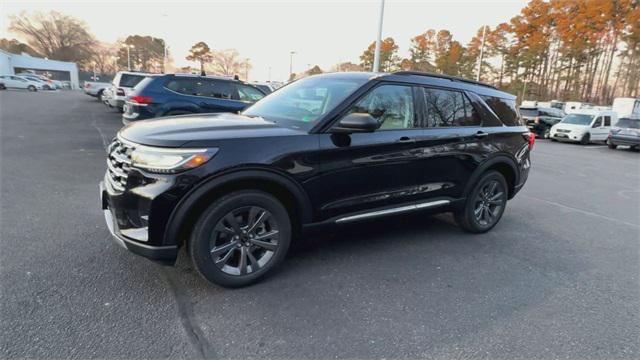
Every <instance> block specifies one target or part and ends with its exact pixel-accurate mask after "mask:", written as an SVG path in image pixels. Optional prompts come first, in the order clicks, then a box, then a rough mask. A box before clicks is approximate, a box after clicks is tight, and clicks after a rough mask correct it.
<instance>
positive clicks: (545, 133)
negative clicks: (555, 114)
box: [542, 126, 551, 139]
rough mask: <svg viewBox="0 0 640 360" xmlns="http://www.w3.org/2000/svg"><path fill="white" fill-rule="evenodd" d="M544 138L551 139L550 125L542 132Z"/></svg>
mask: <svg viewBox="0 0 640 360" xmlns="http://www.w3.org/2000/svg"><path fill="white" fill-rule="evenodd" d="M542 138H543V139H549V138H551V128H550V127H548V126H547V127H545V128H544V131H543V132H542Z"/></svg>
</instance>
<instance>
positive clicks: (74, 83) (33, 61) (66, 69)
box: [0, 50, 80, 89]
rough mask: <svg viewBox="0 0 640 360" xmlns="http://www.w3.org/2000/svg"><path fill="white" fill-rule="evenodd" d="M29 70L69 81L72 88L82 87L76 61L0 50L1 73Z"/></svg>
mask: <svg viewBox="0 0 640 360" xmlns="http://www.w3.org/2000/svg"><path fill="white" fill-rule="evenodd" d="M27 71H28V72H35V73H36V74H41V75H45V76H47V77H48V78H50V79H52V80H60V81H63V82H68V83H69V84H70V85H71V88H72V89H79V88H80V83H79V79H78V66H77V65H76V63H72V62H65V61H57V60H49V59H43V58H38V57H33V56H29V55H27V54H22V55H18V54H12V53H10V52H6V51H4V50H0V75H14V74H18V73H21V72H27Z"/></svg>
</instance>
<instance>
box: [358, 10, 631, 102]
mask: <svg viewBox="0 0 640 360" xmlns="http://www.w3.org/2000/svg"><path fill="white" fill-rule="evenodd" d="M482 30H483V27H480V28H479V29H478V30H477V32H476V33H475V34H474V36H473V37H472V38H471V40H470V41H469V42H468V43H467V44H466V45H462V44H461V43H460V42H458V41H457V40H455V39H454V37H453V34H451V33H450V32H449V31H448V30H446V29H443V30H439V31H436V30H433V29H428V30H425V31H424V32H423V33H421V34H418V35H416V36H414V37H413V38H411V39H410V47H409V57H407V58H406V59H399V58H398V56H397V50H398V46H397V45H396V43H395V42H394V41H393V39H391V38H387V39H385V42H383V47H382V49H383V51H382V52H381V60H382V61H381V70H382V71H393V70H395V69H403V70H406V69H410V70H418V71H427V72H437V73H443V74H448V75H455V76H462V77H466V78H470V79H475V78H476V77H477V76H478V65H479V62H480V53H483V56H482V67H481V69H482V71H481V74H480V75H481V76H480V78H481V80H482V81H485V82H489V83H492V84H494V85H496V86H498V87H499V88H502V89H504V90H507V91H509V92H512V93H515V94H517V95H518V96H519V97H520V98H521V99H522V98H525V99H540V100H549V99H562V100H579V101H588V102H595V103H603V104H610V103H611V101H612V99H613V97H616V96H640V0H588V1H576V0H549V1H545V0H531V1H530V2H529V3H528V4H527V6H525V7H524V8H523V9H522V10H521V11H520V13H519V14H517V15H515V16H514V17H513V18H511V19H510V20H509V21H505V22H502V23H499V24H496V25H495V26H486V32H485V35H484V45H483V41H482V39H483V36H482ZM374 48H375V44H371V45H369V47H368V48H367V49H366V50H365V52H364V53H363V55H362V56H361V57H360V59H361V62H362V66H363V68H364V69H370V68H371V65H372V64H373V51H374ZM385 51H386V52H385Z"/></svg>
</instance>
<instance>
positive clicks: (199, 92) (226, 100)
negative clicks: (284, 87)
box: [122, 74, 265, 124]
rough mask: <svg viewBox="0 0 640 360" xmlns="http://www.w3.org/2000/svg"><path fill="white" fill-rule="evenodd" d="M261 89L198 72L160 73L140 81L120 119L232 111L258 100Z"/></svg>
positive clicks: (125, 121)
mask: <svg viewBox="0 0 640 360" xmlns="http://www.w3.org/2000/svg"><path fill="white" fill-rule="evenodd" d="M264 96H265V93H264V92H262V90H260V89H258V88H256V87H255V86H252V85H250V84H246V83H244V82H242V81H238V80H233V79H229V78H223V77H214V76H198V75H190V74H185V75H177V74H169V75H160V76H151V77H147V78H145V79H144V80H142V81H141V82H140V83H139V84H138V85H137V86H136V88H135V89H134V91H133V92H132V93H131V96H130V97H128V99H127V101H126V103H125V105H124V114H122V121H123V122H124V123H125V124H127V123H129V122H130V121H135V120H143V119H150V118H154V117H159V116H169V115H184V114H194V113H216V112H235V113H237V112H238V111H241V110H243V109H244V108H246V107H247V106H249V105H251V104H253V103H254V102H256V101H258V100H260V99H262V98H263V97H264Z"/></svg>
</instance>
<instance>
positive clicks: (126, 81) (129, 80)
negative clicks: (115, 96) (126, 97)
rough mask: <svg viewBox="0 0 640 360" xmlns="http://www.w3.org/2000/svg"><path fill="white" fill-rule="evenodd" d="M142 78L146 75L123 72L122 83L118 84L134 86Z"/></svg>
mask: <svg viewBox="0 0 640 360" xmlns="http://www.w3.org/2000/svg"><path fill="white" fill-rule="evenodd" d="M142 79H144V76H142V75H132V74H122V77H120V85H118V86H124V87H131V88H132V87H135V86H136V85H138V83H139V82H140V81H142Z"/></svg>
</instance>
